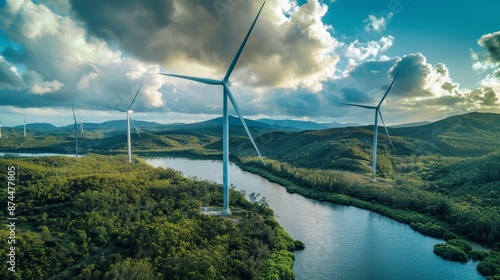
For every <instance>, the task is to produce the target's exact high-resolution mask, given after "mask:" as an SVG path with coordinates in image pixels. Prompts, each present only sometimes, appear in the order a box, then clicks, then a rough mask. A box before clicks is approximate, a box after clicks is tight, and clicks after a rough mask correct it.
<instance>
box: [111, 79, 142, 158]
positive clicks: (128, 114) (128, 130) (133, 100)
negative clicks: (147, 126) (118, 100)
mask: <svg viewBox="0 0 500 280" xmlns="http://www.w3.org/2000/svg"><path fill="white" fill-rule="evenodd" d="M141 87H142V84H141V85H140V86H139V89H138V90H137V93H136V94H135V96H134V99H132V102H131V103H130V105H129V106H128V109H127V110H121V109H117V108H113V107H108V108H110V109H113V110H117V111H120V112H123V113H127V148H128V162H129V163H132V144H131V140H130V122H132V125H133V126H134V129H135V132H137V135H139V137H141V134H140V133H139V130H137V127H136V126H135V123H134V120H133V119H132V113H133V112H134V111H132V110H130V108H132V105H133V104H134V102H135V99H136V98H137V95H138V94H139V91H140V90H141ZM106 107H107V106H106Z"/></svg>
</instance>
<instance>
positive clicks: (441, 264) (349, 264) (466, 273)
mask: <svg viewBox="0 0 500 280" xmlns="http://www.w3.org/2000/svg"><path fill="white" fill-rule="evenodd" d="M147 162H148V163H149V164H151V165H153V166H164V167H170V168H173V169H176V170H179V171H181V172H182V173H183V174H184V175H186V176H190V177H198V178H201V179H208V180H211V181H214V182H217V183H222V163H221V162H220V161H213V160H193V159H185V158H169V157H156V158H147ZM230 175H231V177H230V182H231V183H232V184H235V185H236V188H237V189H240V190H245V191H246V193H247V194H249V193H251V192H256V193H260V194H261V195H262V196H264V197H265V198H266V199H267V201H268V202H269V206H270V207H271V208H272V209H273V210H274V213H275V216H276V219H277V220H278V222H279V223H280V224H281V225H282V226H283V227H284V228H285V230H286V231H287V232H288V233H289V234H290V235H291V236H292V237H293V238H294V239H300V240H302V241H303V242H304V243H305V244H306V249H305V250H303V251H297V252H295V262H294V268H293V269H294V271H295V275H296V279H299V280H300V279H307V280H313V279H325V280H330V279H340V280H343V279H345V280H356V279H370V280H371V279H373V280H378V279H380V280H387V279H404V280H406V279H415V280H416V279H425V280H427V279H440V280H442V279H457V280H465V279H485V278H484V277H482V276H481V275H480V274H479V272H477V270H476V265H477V263H473V262H468V263H466V264H461V263H455V262H450V261H445V260H443V259H441V258H440V257H439V256H437V255H435V254H434V253H433V252H432V249H433V246H434V245H435V244H437V243H442V242H443V241H442V240H439V239H436V238H431V237H427V236H424V235H421V234H419V233H418V232H416V231H414V230H412V229H411V228H410V227H409V226H408V225H405V224H402V223H398V222H396V221H394V220H391V219H389V218H387V217H384V216H382V215H379V214H377V213H374V212H370V211H367V210H363V209H359V208H355V207H352V206H344V205H337V204H332V203H327V202H320V201H315V200H312V199H308V198H305V197H302V196H300V195H298V194H289V193H287V192H286V190H285V188H283V187H282V186H280V185H278V184H274V183H270V182H269V181H267V180H266V179H263V178H262V177H260V176H257V175H254V174H252V173H249V172H245V171H242V170H241V169H240V168H239V167H237V166H236V165H234V164H232V163H231V164H230Z"/></svg>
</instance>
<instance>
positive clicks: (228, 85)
mask: <svg viewBox="0 0 500 280" xmlns="http://www.w3.org/2000/svg"><path fill="white" fill-rule="evenodd" d="M226 85H227V87H231V85H232V83H231V80H229V79H228V80H227V82H226Z"/></svg>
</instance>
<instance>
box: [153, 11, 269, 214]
mask: <svg viewBox="0 0 500 280" xmlns="http://www.w3.org/2000/svg"><path fill="white" fill-rule="evenodd" d="M265 4H266V1H264V3H263V4H262V6H261V7H260V10H259V12H258V14H257V16H256V17H255V20H254V21H253V23H252V26H251V27H250V30H248V33H247V35H246V36H245V39H244V40H243V43H242V44H241V46H240V48H239V50H238V52H237V53H236V56H235V57H234V59H233V61H232V62H231V65H230V66H229V69H228V70H227V73H226V75H225V76H224V79H222V80H214V79H207V78H199V77H192V76H183V75H175V74H165V73H159V74H161V75H166V76H171V77H177V78H181V79H187V80H191V81H195V82H199V83H203V84H208V85H221V86H222V89H223V103H222V104H223V109H222V192H223V207H222V214H223V215H230V214H231V211H230V210H229V171H228V166H229V121H228V120H229V117H228V113H227V99H228V98H229V100H231V104H233V108H234V110H235V111H236V113H237V114H238V116H239V118H240V121H241V123H242V124H243V127H244V128H245V131H246V132H247V134H248V137H249V138H250V141H251V142H252V145H253V147H254V148H255V150H256V151H257V154H258V155H259V157H260V160H261V161H262V163H264V159H262V156H261V154H260V152H259V149H258V148H257V145H256V144H255V142H254V140H253V138H252V135H251V134H250V130H248V126H247V124H246V122H245V119H244V118H243V116H242V115H241V112H240V108H239V106H238V104H237V103H236V100H235V99H234V96H233V94H232V93H231V90H230V89H229V87H230V86H231V82H230V81H229V76H231V73H232V72H233V70H234V67H235V66H236V63H237V62H238V59H239V57H240V55H241V53H242V52H243V48H244V47H245V44H246V42H247V40H248V38H249V37H250V33H251V32H252V29H253V28H254V26H255V23H256V22H257V19H258V18H259V15H260V13H261V11H262V8H264V5H265ZM264 165H265V163H264Z"/></svg>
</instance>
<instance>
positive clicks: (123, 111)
mask: <svg viewBox="0 0 500 280" xmlns="http://www.w3.org/2000/svg"><path fill="white" fill-rule="evenodd" d="M104 107H106V108H108V109H113V110H115V111H120V112H123V113H126V112H127V111H125V110H122V109H117V108H114V107H109V106H104Z"/></svg>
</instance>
